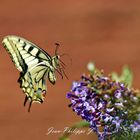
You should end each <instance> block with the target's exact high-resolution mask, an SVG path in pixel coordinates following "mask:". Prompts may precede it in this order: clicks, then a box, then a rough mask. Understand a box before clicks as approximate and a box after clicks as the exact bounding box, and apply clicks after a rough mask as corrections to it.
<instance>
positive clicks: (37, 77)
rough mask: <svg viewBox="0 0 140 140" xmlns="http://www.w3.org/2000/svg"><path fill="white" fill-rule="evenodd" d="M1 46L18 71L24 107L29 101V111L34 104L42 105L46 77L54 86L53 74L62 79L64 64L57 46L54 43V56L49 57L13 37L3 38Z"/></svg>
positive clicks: (38, 49) (28, 43)
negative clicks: (57, 74)
mask: <svg viewBox="0 0 140 140" xmlns="http://www.w3.org/2000/svg"><path fill="white" fill-rule="evenodd" d="M2 44H3V46H4V48H5V49H6V50H7V52H8V53H9V54H10V57H11V59H12V61H13V63H14V64H15V66H16V68H17V69H18V70H19V71H20V77H19V79H18V82H19V83H20V88H21V89H22V90H23V92H24V93H25V95H26V96H25V100H24V106H25V105H26V102H27V101H28V100H29V101H30V103H29V108H28V112H29V111H30V108H31V105H32V103H34V102H38V103H43V101H44V98H45V95H46V92H47V89H46V77H47V78H48V80H49V81H50V82H51V83H52V84H53V85H54V84H55V82H56V76H55V72H56V71H57V72H58V73H59V74H60V75H61V76H62V78H63V74H64V75H65V76H66V74H65V72H64V70H63V69H64V67H65V64H64V63H63V61H62V60H60V56H59V55H58V54H57V50H58V47H59V44H58V43H56V50H55V56H53V57H51V56H50V55H49V54H48V53H47V52H46V51H44V50H43V49H41V48H39V47H38V46H36V45H35V44H33V43H31V42H30V41H28V40H26V39H24V38H22V37H18V36H15V35H8V36H6V37H4V38H3V41H2Z"/></svg>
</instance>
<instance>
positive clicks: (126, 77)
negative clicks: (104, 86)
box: [111, 66, 133, 87]
mask: <svg viewBox="0 0 140 140" xmlns="http://www.w3.org/2000/svg"><path fill="white" fill-rule="evenodd" d="M111 75H112V79H113V80H115V81H117V82H124V83H126V84H127V85H128V87H131V86H132V81H133V74H132V71H131V70H130V68H129V67H128V66H124V67H123V69H122V73H121V75H120V76H119V75H118V74H117V73H116V72H112V74H111Z"/></svg>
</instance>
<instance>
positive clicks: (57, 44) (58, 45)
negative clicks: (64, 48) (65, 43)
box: [55, 43, 60, 55]
mask: <svg viewBox="0 0 140 140" xmlns="http://www.w3.org/2000/svg"><path fill="white" fill-rule="evenodd" d="M55 45H56V49H55V55H58V54H57V52H58V48H59V47H60V44H59V43H55Z"/></svg>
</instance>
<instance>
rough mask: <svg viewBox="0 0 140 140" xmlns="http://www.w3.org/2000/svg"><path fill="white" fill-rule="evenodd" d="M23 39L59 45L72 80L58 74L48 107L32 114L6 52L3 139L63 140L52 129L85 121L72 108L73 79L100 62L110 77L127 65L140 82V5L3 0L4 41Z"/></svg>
mask: <svg viewBox="0 0 140 140" xmlns="http://www.w3.org/2000/svg"><path fill="white" fill-rule="evenodd" d="M10 34H14V35H18V36H22V37H24V38H26V39H28V40H30V41H32V42H34V43H35V44H37V45H39V46H40V47H41V48H43V49H44V50H46V51H47V52H49V53H50V54H51V55H52V56H53V54H54V50H55V45H54V43H55V42H58V43H60V44H61V46H62V47H61V48H60V49H59V53H60V54H62V53H67V54H68V55H69V56H70V57H71V58H72V64H71V63H70V61H69V58H68V57H66V56H65V57H63V61H64V62H65V63H66V64H67V69H66V73H67V75H68V77H69V80H67V79H64V80H62V79H61V77H60V76H59V75H58V74H57V83H56V85H54V86H53V85H51V84H50V83H49V82H47V87H48V93H47V96H46V100H45V102H44V103H43V104H42V105H39V104H33V106H32V108H31V112H30V113H28V112H27V106H26V107H25V108H24V107H23V101H24V96H25V95H24V94H23V93H22V91H21V89H20V88H19V84H18V83H17V79H18V77H19V72H18V70H17V69H16V68H15V67H14V65H13V63H12V62H11V60H10V57H9V55H8V53H7V52H6V51H5V50H4V48H3V47H2V45H1V47H0V52H1V53H0V77H1V78H0V137H1V139H2V140H9V139H11V140H13V139H14V140H19V139H20V140H31V139H34V140H38V139H41V140H48V139H49V140H57V139H58V138H59V136H61V134H50V135H46V133H47V132H48V129H49V128H50V127H54V128H55V129H56V130H63V129H64V127H66V126H71V125H73V124H74V123H76V122H78V121H80V120H81V118H80V117H78V116H77V115H76V114H75V113H74V112H72V110H71V109H70V108H68V104H69V101H68V100H67V99H66V93H67V92H68V91H69V90H70V87H71V84H72V81H73V80H78V79H79V78H80V76H81V74H82V73H87V68H86V66H87V63H88V62H89V61H94V62H95V63H96V66H97V67H98V68H100V69H104V70H105V73H106V74H107V73H109V72H111V71H117V72H120V71H121V68H122V66H123V65H124V64H128V65H129V66H130V67H131V69H132V70H133V72H134V73H133V74H134V85H133V86H134V87H135V88H138V87H140V85H139V79H140V73H139V70H140V2H139V1H137V0H133V1H131V0H114V1H109V0H108V1H98V0H81V1H74V0H71V1H65V0H59V1H56V0H42V1H41V0H34V1H33V0H30V1H27V0H24V1H18V0H12V1H8V0H1V3H0V40H1V41H2V38H3V37H4V36H5V35H10ZM93 138H94V139H97V138H96V136H95V134H91V135H88V136H87V135H85V134H82V135H77V136H75V135H73V136H71V140H77V139H80V140H87V139H89V140H90V139H93Z"/></svg>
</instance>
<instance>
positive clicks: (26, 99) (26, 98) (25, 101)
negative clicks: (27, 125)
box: [24, 96, 28, 106]
mask: <svg viewBox="0 0 140 140" xmlns="http://www.w3.org/2000/svg"><path fill="white" fill-rule="evenodd" d="M27 101H28V97H27V96H25V100H24V106H25V105H26V103H27Z"/></svg>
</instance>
